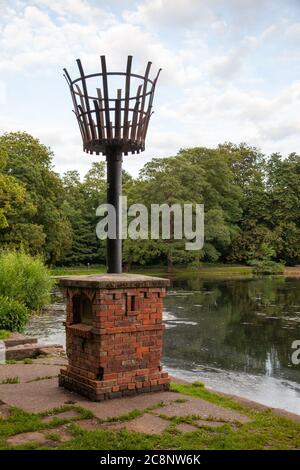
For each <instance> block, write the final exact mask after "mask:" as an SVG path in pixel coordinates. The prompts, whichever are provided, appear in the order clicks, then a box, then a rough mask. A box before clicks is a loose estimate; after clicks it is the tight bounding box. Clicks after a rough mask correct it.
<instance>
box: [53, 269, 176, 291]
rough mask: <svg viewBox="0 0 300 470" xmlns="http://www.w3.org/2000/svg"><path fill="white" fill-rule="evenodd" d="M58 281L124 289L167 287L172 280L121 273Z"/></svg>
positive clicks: (61, 284)
mask: <svg viewBox="0 0 300 470" xmlns="http://www.w3.org/2000/svg"><path fill="white" fill-rule="evenodd" d="M58 283H59V286H60V287H87V288H98V289H99V288H101V289H122V288H127V287H167V286H169V285H170V280H169V279H166V278H163V277H155V276H144V275H142V274H127V273H121V274H97V275H95V274H91V275H81V276H66V277H65V276H63V277H60V278H59V280H58Z"/></svg>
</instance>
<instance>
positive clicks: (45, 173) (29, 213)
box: [0, 132, 71, 264]
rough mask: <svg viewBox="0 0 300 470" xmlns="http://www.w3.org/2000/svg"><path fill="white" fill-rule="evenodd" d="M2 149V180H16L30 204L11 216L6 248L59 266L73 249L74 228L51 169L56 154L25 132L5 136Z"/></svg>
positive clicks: (3, 237) (4, 235)
mask: <svg viewBox="0 0 300 470" xmlns="http://www.w3.org/2000/svg"><path fill="white" fill-rule="evenodd" d="M0 148H1V149H2V151H4V152H6V159H5V163H4V165H3V166H2V171H1V174H2V177H3V175H5V176H6V177H7V176H10V177H13V178H14V181H17V182H18V183H19V184H20V185H21V186H22V187H23V188H24V190H25V196H24V201H25V202H26V204H25V207H22V205H21V204H19V205H18V206H17V207H16V210H15V211H14V213H11V214H9V217H8V219H7V222H8V223H7V226H6V228H4V229H3V230H2V231H1V235H0V236H1V241H2V244H4V245H6V246H11V245H12V246H14V247H17V248H18V247H21V246H23V247H25V248H26V249H27V250H28V251H29V252H30V253H33V254H36V253H37V252H39V253H43V254H44V256H45V259H46V261H47V263H48V264H55V263H56V262H57V261H58V260H59V259H60V258H61V257H62V256H63V255H64V254H65V253H66V252H67V251H68V250H69V249H70V247H71V238H70V234H71V227H70V223H69V221H68V220H67V219H66V218H65V217H64V215H63V212H62V210H61V208H62V203H63V199H64V195H63V186H62V182H61V180H60V177H59V176H58V175H57V174H56V173H55V172H54V171H53V169H52V166H51V165H52V156H53V154H52V152H51V150H50V149H48V148H47V147H45V146H44V145H42V144H41V143H40V142H39V140H38V139H35V138H34V137H32V136H31V135H29V134H27V133H25V132H12V133H7V134H4V135H2V136H1V137H0ZM32 235H33V238H32Z"/></svg>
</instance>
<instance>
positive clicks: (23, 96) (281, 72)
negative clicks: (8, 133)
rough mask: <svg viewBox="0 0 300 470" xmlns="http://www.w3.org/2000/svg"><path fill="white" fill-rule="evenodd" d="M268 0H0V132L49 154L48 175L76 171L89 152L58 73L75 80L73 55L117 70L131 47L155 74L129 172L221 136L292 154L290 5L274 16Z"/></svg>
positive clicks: (294, 96)
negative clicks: (150, 107) (150, 109)
mask: <svg viewBox="0 0 300 470" xmlns="http://www.w3.org/2000/svg"><path fill="white" fill-rule="evenodd" d="M280 3H281V1H280V0H274V1H273V2H270V1H269V0H251V1H250V0H243V2H240V0H228V1H226V2H224V1H223V0H202V1H201V2H200V1H199V0H152V1H150V0H144V1H140V2H135V1H129V2H121V1H120V0H111V2H109V3H108V2H104V0H102V1H97V2H96V1H92V0H90V1H88V0H66V1H64V2H62V1H60V0H28V1H24V2H23V1H20V0H19V1H13V0H11V1H6V2H4V6H5V8H3V10H2V16H1V18H0V24H1V29H0V70H1V83H0V100H1V95H2V106H1V109H0V129H1V130H3V131H4V130H17V129H21V130H26V131H28V132H31V133H32V134H33V135H36V136H37V137H39V138H40V139H41V141H42V142H44V143H45V144H46V145H50V146H51V147H52V148H53V150H54V151H55V164H56V168H57V169H59V171H66V170H67V169H70V168H74V167H76V168H77V169H79V170H80V171H82V172H84V171H87V169H88V167H89V165H90V163H91V161H93V160H95V158H96V157H95V156H94V157H93V156H88V155H86V154H84V153H83V152H82V148H81V142H80V135H79V131H78V128H77V123H76V121H75V119H74V116H73V115H72V113H71V107H72V104H71V99H70V97H69V95H68V90H67V88H66V87H65V85H64V83H63V81H62V76H61V69H62V67H64V66H66V67H67V68H68V70H69V72H70V73H71V76H73V77H75V76H77V75H78V70H77V66H76V62H75V59H76V58H81V60H82V63H83V66H84V68H85V70H86V71H87V72H95V71H97V70H100V61H99V55H100V54H105V55H106V56H107V65H108V68H109V69H110V70H113V69H115V70H124V69H125V64H126V58H127V55H128V54H132V55H133V57H134V60H133V68H134V71H136V72H137V73H143V72H144V70H145V66H146V62H147V61H148V60H151V61H152V62H153V68H152V73H151V74H152V75H154V74H155V73H156V71H157V69H158V67H162V69H163V71H162V74H161V76H160V79H159V86H158V87H157V92H156V97H155V101H154V111H155V114H154V116H153V117H152V119H151V123H150V127H149V131H148V137H147V143H146V151H145V152H144V153H143V154H141V155H139V156H136V157H126V158H125V159H124V165H125V168H127V169H128V170H129V171H131V172H133V173H134V174H137V171H138V169H139V168H140V167H141V166H142V165H143V163H145V162H146V161H147V160H149V159H150V158H151V157H153V156H166V155H171V154H175V153H176V152H177V151H178V149H179V148H181V147H187V146H193V145H206V146H209V145H211V146H215V145H217V144H218V143H220V142H222V141H225V140H231V141H235V142H239V141H248V142H249V143H252V144H253V145H261V146H262V147H263V148H264V149H267V150H268V151H269V150H271V151H274V150H277V149H278V150H281V151H283V150H284V151H286V152H289V151H292V150H295V149H296V148H295V147H297V145H298V142H297V134H298V131H299V125H298V110H299V104H300V103H299V101H300V82H298V81H293V79H294V78H293V77H297V76H299V66H298V65H297V63H298V62H297V61H292V59H291V57H290V55H289V52H290V45H291V44H293V45H294V46H295V43H296V37H298V34H300V27H299V25H300V21H298V18H297V15H296V14H295V11H294V10H293V9H292V7H290V13H289V12H288V8H287V7H286V8H283V10H282V11H284V12H287V14H286V16H285V17H284V18H282V15H280V14H279V10H278V5H279V4H280ZM284 3H285V5H286V4H290V5H292V3H291V2H290V1H287V2H284ZM0 5H1V0H0ZM1 6H2V5H1ZM280 11H281V10H280ZM289 15H290V16H289ZM291 53H293V54H295V50H291ZM283 58H284V59H283ZM283 60H284V62H283ZM283 63H284V66H283V65H282V64H283ZM291 77H292V78H291ZM1 90H2V92H1ZM20 90H21V91H22V93H21V92H20ZM5 97H6V103H5V102H4V103H3V98H5ZM8 100H9V103H10V106H8V105H7V101H8ZM42 109H43V111H41V110H42ZM296 150H297V149H296Z"/></svg>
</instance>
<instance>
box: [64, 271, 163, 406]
mask: <svg viewBox="0 0 300 470" xmlns="http://www.w3.org/2000/svg"><path fill="white" fill-rule="evenodd" d="M59 284H60V286H61V287H62V288H63V289H64V293H65V298H66V303H67V317H66V323H65V326H66V342H67V356H68V359H69V365H68V366H67V369H66V370H61V373H60V375H59V385H60V386H62V387H65V388H67V389H69V390H73V391H75V392H78V393H80V394H82V395H84V396H86V397H88V398H90V399H91V400H95V401H100V400H104V399H107V398H116V397H121V396H128V395H134V394H136V393H144V392H154V391H159V390H166V389H168V388H169V383H170V379H169V377H168V374H167V373H166V372H163V371H162V367H161V364H160V360H161V355H162V340H163V329H164V326H163V323H162V310H163V298H164V296H165V290H166V287H167V285H169V281H168V280H167V279H163V278H158V277H150V276H140V275H130V274H104V275H99V276H74V277H65V278H61V279H60V280H59Z"/></svg>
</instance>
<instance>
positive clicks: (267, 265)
mask: <svg viewBox="0 0 300 470" xmlns="http://www.w3.org/2000/svg"><path fill="white" fill-rule="evenodd" d="M249 264H251V266H253V274H257V275H259V274H283V273H284V265H283V264H281V263H276V262H275V261H255V262H252V263H249Z"/></svg>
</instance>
